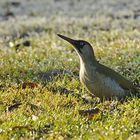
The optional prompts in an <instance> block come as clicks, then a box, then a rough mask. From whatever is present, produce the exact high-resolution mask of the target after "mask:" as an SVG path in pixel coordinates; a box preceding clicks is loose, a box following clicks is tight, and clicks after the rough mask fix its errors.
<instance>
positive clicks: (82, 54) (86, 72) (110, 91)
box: [58, 34, 136, 100]
mask: <svg viewBox="0 0 140 140" xmlns="http://www.w3.org/2000/svg"><path fill="white" fill-rule="evenodd" d="M58 36H59V37H61V38H62V39H64V40H66V41H68V42H69V43H70V44H72V45H73V47H74V49H75V51H76V52H77V54H78V56H79V58H80V73H79V75H80V81H81V83H82V84H83V85H84V86H85V87H86V88H87V90H88V91H89V92H90V93H91V94H92V95H95V96H97V97H99V98H100V99H101V100H103V99H104V98H107V99H115V98H118V99H122V98H125V97H126V96H130V95H131V93H132V94H133V93H136V87H135V86H134V85H133V83H132V82H130V81H129V80H127V79H125V78H124V77H123V76H121V75H120V74H118V73H117V72H115V71H114V70H112V69H110V68H108V67H107V66H104V65H102V64H100V63H99V62H98V61H97V60H96V58H95V55H94V51H93V48H92V46H91V45H90V44H89V43H88V42H87V41H84V40H74V39H71V38H68V37H66V36H63V35H60V34H58Z"/></svg>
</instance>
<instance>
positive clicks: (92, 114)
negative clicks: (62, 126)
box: [79, 108, 100, 120]
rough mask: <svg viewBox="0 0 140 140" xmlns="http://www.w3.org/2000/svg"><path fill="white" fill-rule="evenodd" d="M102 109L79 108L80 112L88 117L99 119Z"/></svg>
mask: <svg viewBox="0 0 140 140" xmlns="http://www.w3.org/2000/svg"><path fill="white" fill-rule="evenodd" d="M99 113H100V109H99V108H93V109H88V110H79V114H80V115H81V116H84V117H87V118H88V119H89V120H91V119H94V120H97V119H98V118H99V117H100V114H99Z"/></svg>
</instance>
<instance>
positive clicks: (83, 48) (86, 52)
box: [57, 34, 95, 62]
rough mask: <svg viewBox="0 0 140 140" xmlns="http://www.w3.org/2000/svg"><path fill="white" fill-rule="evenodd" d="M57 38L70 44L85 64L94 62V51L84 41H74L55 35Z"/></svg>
mask: <svg viewBox="0 0 140 140" xmlns="http://www.w3.org/2000/svg"><path fill="white" fill-rule="evenodd" d="M57 35H58V36H59V37H61V38H62V39H64V40H66V41H68V42H69V43H70V44H72V45H73V47H74V49H75V51H76V52H77V53H78V55H79V57H80V58H81V59H82V60H83V61H84V62H85V61H89V60H92V61H94V60H95V56H94V51H93V48H92V46H91V45H90V44H89V43H88V42H87V41H84V40H74V39H71V38H69V37H66V36H63V35H60V34H57Z"/></svg>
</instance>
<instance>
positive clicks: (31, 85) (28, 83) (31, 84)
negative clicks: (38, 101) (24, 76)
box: [22, 82, 39, 89]
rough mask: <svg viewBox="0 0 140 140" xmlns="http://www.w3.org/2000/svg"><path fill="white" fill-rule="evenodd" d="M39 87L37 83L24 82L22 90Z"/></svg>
mask: <svg viewBox="0 0 140 140" xmlns="http://www.w3.org/2000/svg"><path fill="white" fill-rule="evenodd" d="M38 86H39V85H38V84H37V83H33V82H25V83H23V84H22V88H23V89H25V88H27V87H28V88H32V89H33V88H37V87H38Z"/></svg>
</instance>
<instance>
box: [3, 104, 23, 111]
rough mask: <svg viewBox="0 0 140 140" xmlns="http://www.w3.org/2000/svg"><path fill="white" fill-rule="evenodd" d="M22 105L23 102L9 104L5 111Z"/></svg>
mask: <svg viewBox="0 0 140 140" xmlns="http://www.w3.org/2000/svg"><path fill="white" fill-rule="evenodd" d="M20 105H21V103H14V104H12V105H10V106H8V107H7V108H6V111H5V112H10V111H12V110H14V109H16V108H18V107H19V106H20Z"/></svg>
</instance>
